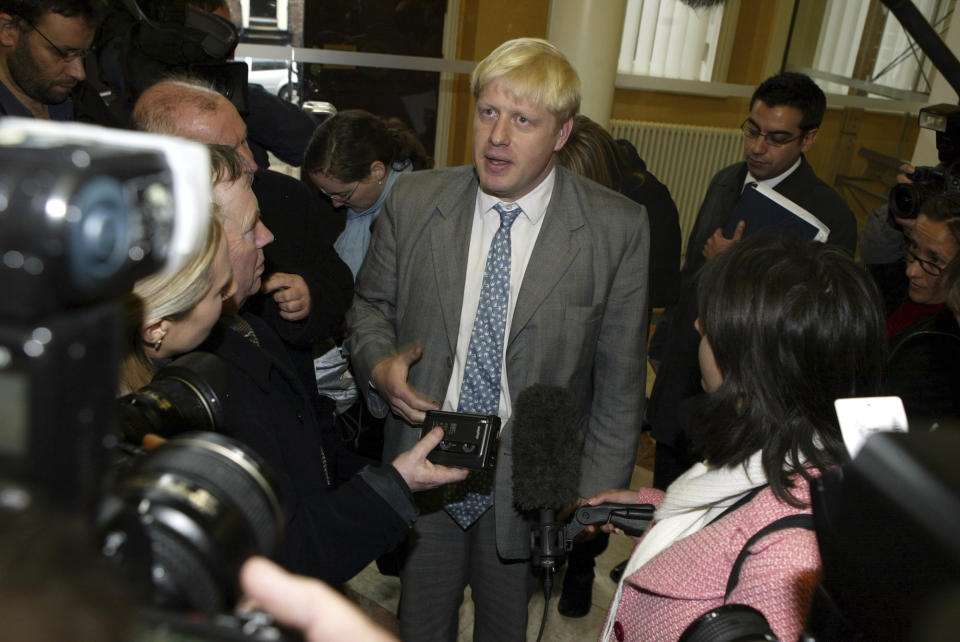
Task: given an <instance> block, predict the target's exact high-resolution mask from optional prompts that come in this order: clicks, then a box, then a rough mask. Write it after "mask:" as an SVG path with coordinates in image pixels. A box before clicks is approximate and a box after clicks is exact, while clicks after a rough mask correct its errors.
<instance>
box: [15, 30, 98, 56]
mask: <svg viewBox="0 0 960 642" xmlns="http://www.w3.org/2000/svg"><path fill="white" fill-rule="evenodd" d="M30 26H31V27H33V30H34V31H36V32H37V33H39V34H40V37H41V38H43V39H44V40H46V41H47V44H48V45H50V46H51V47H53V50H54V51H55V52H56V53H57V55H58V56H60V59H61V60H62V61H63V62H73V61H74V60H79V59H81V58H86V57H87V55H88V54H89V53H90V51H91V50H90V49H69V50H67V51H64V50H63V49H61V48H60V47H58V46H57V45H55V44H53V41H52V40H50V38H47V37H46V36H45V35H43V32H42V31H40V30H39V29H37V25H35V24H30Z"/></svg>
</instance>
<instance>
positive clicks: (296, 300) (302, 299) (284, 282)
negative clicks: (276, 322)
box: [260, 272, 310, 321]
mask: <svg viewBox="0 0 960 642" xmlns="http://www.w3.org/2000/svg"><path fill="white" fill-rule="evenodd" d="M260 290H261V291H262V292H264V293H265V294H271V295H273V300H274V301H276V302H277V306H278V307H279V308H280V316H281V317H282V318H284V319H286V320H287V321H300V320H301V319H305V318H306V317H307V315H308V314H310V288H308V287H307V282H306V281H304V280H303V277H302V276H300V275H299V274H287V273H286V272H274V273H273V274H271V275H270V278H269V279H267V280H266V281H264V283H263V286H262V287H261V288H260Z"/></svg>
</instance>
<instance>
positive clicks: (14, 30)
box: [0, 13, 20, 48]
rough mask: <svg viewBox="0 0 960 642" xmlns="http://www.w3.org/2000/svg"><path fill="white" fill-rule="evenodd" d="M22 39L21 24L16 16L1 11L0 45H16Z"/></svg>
mask: <svg viewBox="0 0 960 642" xmlns="http://www.w3.org/2000/svg"><path fill="white" fill-rule="evenodd" d="M19 40H20V24H19V22H18V20H17V18H16V17H15V16H12V15H10V14H9V13H0V46H3V47H11V48H12V47H16V46H17V42H18V41H19Z"/></svg>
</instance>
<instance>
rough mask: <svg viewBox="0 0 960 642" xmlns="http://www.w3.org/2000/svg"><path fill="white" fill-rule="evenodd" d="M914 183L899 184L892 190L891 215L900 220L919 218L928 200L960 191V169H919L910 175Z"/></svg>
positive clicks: (955, 167) (949, 166)
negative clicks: (945, 193)
mask: <svg viewBox="0 0 960 642" xmlns="http://www.w3.org/2000/svg"><path fill="white" fill-rule="evenodd" d="M910 180H911V181H913V182H912V183H898V184H897V185H894V186H893V188H892V189H891V190H890V213H891V214H892V215H893V216H898V217H900V218H917V215H918V214H919V213H920V207H921V206H922V205H923V203H924V202H925V201H927V200H928V199H930V198H932V197H934V196H936V195H938V194H943V193H944V192H952V191H957V190H960V167H958V166H957V164H956V163H953V164H951V165H937V166H936V167H917V168H916V170H915V171H914V172H913V174H911V175H910Z"/></svg>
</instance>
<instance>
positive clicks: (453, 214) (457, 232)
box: [430, 169, 478, 353]
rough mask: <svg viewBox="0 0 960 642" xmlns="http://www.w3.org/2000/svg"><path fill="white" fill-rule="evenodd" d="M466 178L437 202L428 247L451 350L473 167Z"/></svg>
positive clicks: (464, 259) (466, 248)
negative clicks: (435, 215) (435, 218)
mask: <svg viewBox="0 0 960 642" xmlns="http://www.w3.org/2000/svg"><path fill="white" fill-rule="evenodd" d="M465 179H466V180H464V181H462V182H461V184H460V186H459V189H458V188H457V186H452V187H451V189H450V190H449V191H448V192H447V194H449V198H446V199H443V200H441V201H440V202H438V203H437V214H438V216H437V222H436V223H435V224H434V225H431V226H430V248H431V253H432V256H433V268H434V274H435V275H436V279H437V293H438V295H439V297H440V310H439V312H440V314H441V315H442V317H443V326H444V329H445V330H446V334H447V342H448V343H449V346H450V352H451V353H455V352H456V350H457V335H458V333H459V331H460V311H461V309H462V308H463V284H464V282H465V281H466V277H467V256H468V254H469V251H470V232H471V228H472V224H473V213H474V210H475V208H476V199H477V188H478V184H477V181H476V178H475V174H474V172H473V171H472V169H471V171H470V172H469V174H467V175H466V176H465Z"/></svg>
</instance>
